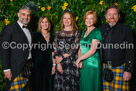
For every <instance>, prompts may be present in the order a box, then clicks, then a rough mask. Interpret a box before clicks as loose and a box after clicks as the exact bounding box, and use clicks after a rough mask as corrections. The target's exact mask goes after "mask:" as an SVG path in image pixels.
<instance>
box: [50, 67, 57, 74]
mask: <svg viewBox="0 0 136 91" xmlns="http://www.w3.org/2000/svg"><path fill="white" fill-rule="evenodd" d="M55 70H56V65H53V67H52V72H51V74H52V75H54V74H55Z"/></svg>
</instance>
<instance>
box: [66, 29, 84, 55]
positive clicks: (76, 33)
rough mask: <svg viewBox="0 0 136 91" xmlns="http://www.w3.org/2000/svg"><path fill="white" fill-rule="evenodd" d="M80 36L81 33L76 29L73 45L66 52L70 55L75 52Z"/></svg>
mask: <svg viewBox="0 0 136 91" xmlns="http://www.w3.org/2000/svg"><path fill="white" fill-rule="evenodd" d="M80 38H81V33H80V32H79V30H77V31H76V32H75V42H74V45H75V47H72V48H71V49H70V50H69V51H68V52H67V53H68V54H70V55H72V54H74V53H76V52H77V50H78V48H79V44H80Z"/></svg>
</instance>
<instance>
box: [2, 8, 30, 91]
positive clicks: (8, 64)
mask: <svg viewBox="0 0 136 91" xmlns="http://www.w3.org/2000/svg"><path fill="white" fill-rule="evenodd" d="M17 15H18V21H17V22H16V23H14V24H10V25H7V26H5V27H4V28H3V31H2V33H1V35H0V52H1V53H0V56H1V60H2V68H3V71H4V75H5V77H6V87H5V91H22V90H24V88H25V87H26V85H27V83H28V82H29V78H30V75H31V68H32V61H31V58H32V56H31V47H30V45H31V43H32V31H31V30H30V29H29V28H28V26H27V24H28V23H29V21H30V19H31V10H30V8H29V7H27V6H23V7H21V8H20V9H19V12H18V13H17ZM24 45H25V46H24Z"/></svg>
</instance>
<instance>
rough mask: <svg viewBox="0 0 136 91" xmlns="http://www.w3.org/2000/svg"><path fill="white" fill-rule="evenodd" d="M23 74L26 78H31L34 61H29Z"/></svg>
mask: <svg viewBox="0 0 136 91" xmlns="http://www.w3.org/2000/svg"><path fill="white" fill-rule="evenodd" d="M21 74H22V76H23V77H24V78H30V76H31V74H32V61H31V60H28V61H27V63H26V64H25V66H24V68H23V70H22V72H21Z"/></svg>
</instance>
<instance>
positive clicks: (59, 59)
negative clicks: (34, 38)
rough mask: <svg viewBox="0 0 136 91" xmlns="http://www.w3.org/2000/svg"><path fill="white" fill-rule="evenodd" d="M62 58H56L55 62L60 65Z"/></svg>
mask: <svg viewBox="0 0 136 91" xmlns="http://www.w3.org/2000/svg"><path fill="white" fill-rule="evenodd" d="M62 59H63V58H62V57H61V56H56V58H55V60H56V61H55V62H56V64H58V63H60V62H61V61H62Z"/></svg>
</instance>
